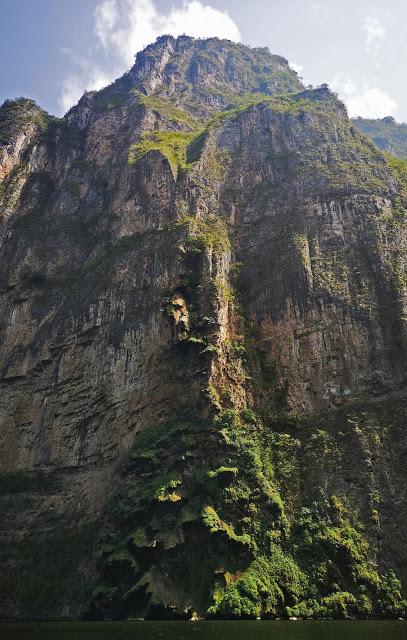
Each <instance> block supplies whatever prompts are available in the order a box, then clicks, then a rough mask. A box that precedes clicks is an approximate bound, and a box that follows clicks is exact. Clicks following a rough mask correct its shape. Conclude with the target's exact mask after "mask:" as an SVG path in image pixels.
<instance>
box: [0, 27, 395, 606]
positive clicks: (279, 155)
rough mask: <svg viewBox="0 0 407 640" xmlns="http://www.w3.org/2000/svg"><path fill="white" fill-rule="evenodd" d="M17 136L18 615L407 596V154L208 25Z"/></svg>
mask: <svg viewBox="0 0 407 640" xmlns="http://www.w3.org/2000/svg"><path fill="white" fill-rule="evenodd" d="M287 92H291V93H289V94H288V93H287ZM0 141H1V148H0V154H1V155H0V160H1V162H0V176H1V178H2V180H1V183H0V196H1V207H0V220H1V224H0V237H1V253H0V262H1V276H0V277H1V281H0V295H1V300H2V305H1V308H0V314H1V319H0V330H1V342H0V375H1V381H0V384H1V394H0V435H1V452H2V453H1V456H0V469H1V472H2V476H1V478H2V489H1V503H0V506H1V513H2V525H1V538H2V554H3V559H2V562H3V563H4V566H5V572H4V575H5V579H4V581H3V585H2V594H1V605H2V615H3V616H22V617H35V616H42V617H44V616H45V617H47V616H55V615H57V616H60V615H67V616H72V617H75V616H78V615H80V607H81V606H82V605H83V604H84V603H85V604H86V612H87V613H88V614H89V613H90V614H92V615H96V616H110V617H111V616H128V615H150V616H154V615H170V614H171V615H185V616H187V617H188V616H189V615H191V613H192V611H197V612H198V613H199V614H200V615H203V614H207V615H215V616H226V617H233V616H243V617H247V616H249V617H253V616H255V617H256V616H257V615H263V616H270V617H273V616H276V615H287V613H289V612H290V611H291V610H292V612H293V613H299V614H300V615H304V616H309V615H320V616H324V615H366V616H368V615H373V614H375V615H379V614H380V615H398V614H400V612H402V605H401V604H400V599H401V596H400V594H399V595H398V596H397V589H398V586H397V581H396V580H395V578H394V579H393V578H392V577H391V574H389V576H390V577H389V576H388V577H387V578H386V579H381V578H380V577H379V575H378V573H377V571H376V569H375V567H374V564H373V563H374V562H378V563H379V571H380V572H384V571H387V570H389V569H395V570H396V571H397V572H398V574H399V576H400V577H401V578H402V579H403V580H405V579H406V575H405V566H406V555H407V549H406V547H405V543H404V540H403V539H402V536H401V535H400V531H401V530H402V527H403V526H404V519H403V505H404V500H405V495H404V494H405V487H406V483H405V480H406V478H405V472H404V470H403V469H404V467H403V459H404V456H405V451H406V442H405V436H404V433H403V425H404V424H405V414H404V409H403V394H402V393H403V392H402V390H403V384H404V382H405V374H406V371H405V365H406V352H405V348H406V328H405V323H406V317H407V316H406V249H405V247H406V226H405V218H404V210H405V203H406V179H405V174H404V173H403V171H402V168H400V166H397V167H395V166H394V165H392V164H391V163H390V164H388V163H387V162H386V160H385V159H384V158H383V156H382V155H381V154H380V152H379V151H378V150H377V149H376V148H375V147H374V146H373V145H372V144H371V143H370V142H369V141H368V140H367V139H366V138H364V137H363V136H362V135H361V134H359V133H358V131H357V130H356V129H355V128H354V127H353V126H352V124H351V123H350V122H349V121H348V118H347V115H346V111H345V109H344V107H343V105H341V103H339V102H338V101H337V100H336V98H335V97H334V96H333V95H332V94H331V93H330V92H329V91H328V90H327V89H325V88H321V89H317V90H314V91H303V90H302V87H301V85H300V83H299V81H298V78H297V76H296V74H295V73H294V72H293V71H291V70H290V69H289V68H288V65H287V63H286V61H285V60H284V59H282V58H280V57H278V56H272V55H270V54H269V53H268V52H267V51H266V50H250V49H248V48H246V47H242V46H241V45H234V44H232V43H228V42H226V41H218V40H216V39H211V40H208V41H195V40H193V39H192V38H187V37H181V38H178V39H177V40H175V39H173V38H171V37H163V38H160V39H159V40H158V41H157V43H156V44H155V45H152V46H150V47H148V48H147V49H146V50H145V51H144V52H142V53H141V54H139V55H138V57H137V60H136V63H135V66H134V67H133V69H132V70H131V71H130V72H129V73H128V74H126V75H125V76H123V78H121V79H119V80H118V81H116V83H114V84H113V85H112V86H111V87H108V88H107V89H104V90H102V91H101V92H99V93H90V94H85V96H84V97H83V98H82V99H81V101H80V102H79V104H78V105H77V106H76V107H74V108H73V109H71V111H70V112H69V113H68V114H67V115H66V116H65V118H63V119H61V120H58V119H54V118H51V117H49V116H47V115H46V114H45V113H44V112H42V111H41V110H40V109H39V108H38V107H37V106H36V105H34V104H33V103H32V102H31V101H26V100H22V99H20V100H18V101H14V102H6V103H5V104H4V105H3V106H2V107H1V110H0ZM389 407H390V409H391V410H390V409H389ZM140 434H141V435H140ZM317 463H319V464H317ZM362 524H363V526H364V529H363V528H362ZM309 531H313V532H314V533H313V534H312V535H311V534H310V533H309ZM316 531H317V534H316V533H315V532H316ZM335 536H336V538H337V539H336V542H335ZM305 540H308V542H307V544H311V546H312V545H314V546H312V548H309V547H307V546H306V543H305V542H304V541H305ZM310 540H311V542H310ZM318 545H319V546H318ZM335 545H336V546H335ZM318 549H319V551H318ZM335 549H336V550H335ZM338 549H339V551H338ZM200 550H202V552H201V551H200ZM313 553H314V555H315V554H316V556H317V557H320V556H321V557H323V558H324V559H325V560H324V562H325V564H323V566H322V565H321V566H320V567H319V569H318V567H317V566H316V565H312V566H309V565H307V562H306V561H305V560H304V558H308V557H310V555H311V556H312V554H313ZM341 553H342V554H343V557H341ZM337 556H338V557H337ZM321 562H322V561H321ZM322 574H323V575H324V576H325V577H324V579H323V580H322V579H321V575H322ZM316 575H318V576H319V577H318V580H319V582H318V580H317V579H316V577H315V576H316ZM240 576H242V580H241V581H240ZM246 579H248V580H249V581H252V580H254V581H255V582H256V581H259V580H260V581H261V582H262V583H263V585H264V584H266V585H267V587H265V588H264V589H265V591H266V592H267V594H268V595H267V597H266V598H265V596H264V593H263V592H264V589H263V590H261V589H259V590H258V591H256V593H257V595H253V594H254V592H252V595H251V596H250V597H246V595H245V596H243V594H244V593H245V582H244V581H245V580H246ZM392 580H393V582H392ZM312 584H316V585H317V587H315V588H314V590H312V588H311V585H312ZM44 585H45V586H44ZM239 585H240V586H239ZM239 589H240V591H239ZM315 589H316V590H315ZM92 590H93V594H91V592H92ZM246 591H247V589H246ZM262 594H263V595H262ZM284 594H285V595H284ZM389 594H391V597H390V595H389ZM264 598H265V599H264ZM391 599H393V600H391ZM243 600H244V601H243ZM390 601H391V602H392V604H391V603H390ZM310 602H317V605H311V604H310ZM295 607H297V608H298V610H297V609H295ZM82 613H83V612H82Z"/></svg>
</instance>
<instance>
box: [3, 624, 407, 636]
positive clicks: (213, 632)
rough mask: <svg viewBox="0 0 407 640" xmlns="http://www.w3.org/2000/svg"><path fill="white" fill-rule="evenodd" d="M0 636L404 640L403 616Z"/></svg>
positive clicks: (15, 627) (100, 627)
mask: <svg viewBox="0 0 407 640" xmlns="http://www.w3.org/2000/svg"><path fill="white" fill-rule="evenodd" d="M0 638H1V640H116V639H117V640H407V621H406V622H404V621H394V622H393V621H390V622H387V621H386V622H378V621H344V622H338V621H335V622H331V621H320V622H319V621H318V622H301V621H298V622H294V621H291V622H287V621H284V622H283V621H259V622H245V621H241V622H67V623H59V622H55V623H53V622H44V623H27V624H0Z"/></svg>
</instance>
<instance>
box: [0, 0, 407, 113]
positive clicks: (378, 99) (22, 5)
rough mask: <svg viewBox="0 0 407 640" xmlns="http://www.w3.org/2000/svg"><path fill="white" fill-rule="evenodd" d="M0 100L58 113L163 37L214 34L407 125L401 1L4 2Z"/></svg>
mask: <svg viewBox="0 0 407 640" xmlns="http://www.w3.org/2000/svg"><path fill="white" fill-rule="evenodd" d="M0 16H1V23H0V55H1V60H2V64H1V67H0V103H1V102H3V100H4V99H6V98H13V97H16V96H27V97H31V98H34V99H35V100H36V101H37V102H38V103H39V104H40V105H41V106H42V107H44V108H45V109H46V110H47V111H49V112H50V113H53V114H56V115H61V114H62V113H64V112H65V111H66V110H67V109H68V108H69V107H70V106H71V105H72V104H74V103H75V102H76V101H77V100H78V98H79V97H80V95H81V94H82V93H83V91H84V90H86V89H93V88H101V87H102V86H104V85H105V84H107V83H109V82H111V81H112V80H113V79H114V78H115V77H117V76H119V75H121V74H122V73H123V72H124V71H126V70H127V69H128V68H129V67H130V66H131V64H132V60H133V59H134V55H135V53H136V52H137V50H140V49H141V48H143V47H144V46H145V45H146V44H148V42H150V41H153V40H154V39H155V37H156V36H157V35H159V34H160V33H163V32H164V33H173V34H174V35H178V34H179V33H183V32H186V33H189V34H190V35H195V36H199V37H206V36H211V35H218V36H220V37H228V38H230V39H233V40H239V41H242V42H244V43H245V44H249V45H251V46H268V47H269V49H270V50H271V51H272V52H273V53H278V54H281V55H284V56H285V57H287V58H288V60H289V61H290V63H291V64H292V65H293V66H294V67H295V68H296V69H297V70H299V72H300V75H302V76H303V77H304V80H305V82H306V83H311V84H314V85H317V84H320V83H322V82H328V83H329V84H330V85H331V86H332V87H333V88H334V89H335V90H336V91H337V92H338V93H339V95H340V97H341V98H342V99H343V100H344V101H345V103H346V104H347V106H348V109H349V112H350V114H351V115H352V116H354V115H363V116H366V117H383V116H385V115H394V116H395V117H396V118H397V119H398V120H401V121H407V88H406V86H405V82H404V77H405V68H406V63H407V39H406V38H405V25H406V24H407V3H406V2H405V0H387V1H386V2H384V1H383V0H369V1H367V0H320V1H319V0H309V1H307V0H284V2H283V1H282V0H278V1H277V0H250V2H249V1H248V0H245V1H240V0H237V1H236V0H202V1H199V0H13V2H11V1H10V0H0Z"/></svg>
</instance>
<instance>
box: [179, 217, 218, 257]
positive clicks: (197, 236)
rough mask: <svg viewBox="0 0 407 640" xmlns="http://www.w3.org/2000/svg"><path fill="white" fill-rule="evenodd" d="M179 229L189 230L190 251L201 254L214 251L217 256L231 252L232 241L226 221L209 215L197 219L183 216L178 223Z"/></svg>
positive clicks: (188, 242)
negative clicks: (210, 250) (207, 250)
mask: <svg viewBox="0 0 407 640" xmlns="http://www.w3.org/2000/svg"><path fill="white" fill-rule="evenodd" d="M176 226H178V227H187V228H188V239H187V246H188V249H189V251H192V252H197V253H200V252H202V251H204V250H206V249H212V250H213V251H214V253H215V255H221V254H222V253H224V252H225V251H230V239H229V233H228V228H227V224H226V222H225V220H223V219H222V218H220V217H219V216H215V215H209V216H206V217H205V218H195V217H193V216H189V215H183V216H182V217H181V218H180V219H179V220H178V222H177V223H176Z"/></svg>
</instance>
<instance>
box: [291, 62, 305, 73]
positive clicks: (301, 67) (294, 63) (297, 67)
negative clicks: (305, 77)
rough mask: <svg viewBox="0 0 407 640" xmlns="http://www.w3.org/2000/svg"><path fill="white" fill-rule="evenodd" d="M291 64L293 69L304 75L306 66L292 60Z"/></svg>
mask: <svg viewBox="0 0 407 640" xmlns="http://www.w3.org/2000/svg"><path fill="white" fill-rule="evenodd" d="M289 64H290V67H291V69H294V71H296V72H297V73H298V75H299V76H301V75H302V72H303V71H304V67H303V66H302V64H297V63H296V62H290V63H289Z"/></svg>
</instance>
